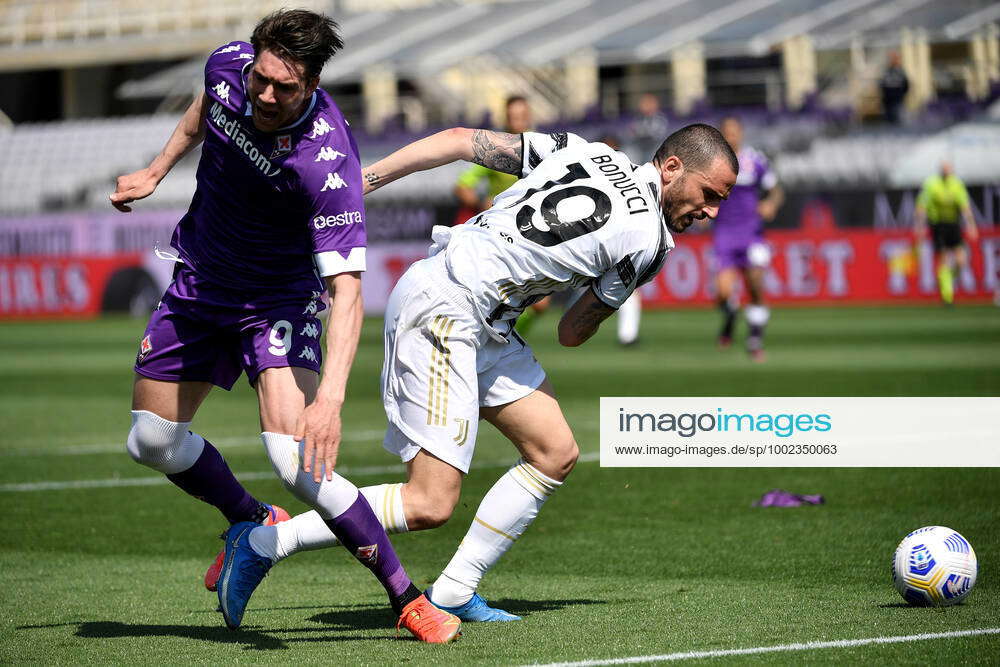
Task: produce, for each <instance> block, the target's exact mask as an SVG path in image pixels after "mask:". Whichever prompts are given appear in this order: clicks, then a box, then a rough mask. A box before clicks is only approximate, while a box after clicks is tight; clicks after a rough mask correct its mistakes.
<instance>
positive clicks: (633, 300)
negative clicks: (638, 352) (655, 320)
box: [618, 290, 642, 345]
mask: <svg viewBox="0 0 1000 667" xmlns="http://www.w3.org/2000/svg"><path fill="white" fill-rule="evenodd" d="M640 319H642V297H640V296H639V291H638V290H636V291H635V292H632V294H631V295H630V296H629V298H627V299H625V303H623V304H622V306H621V308H619V309H618V342H619V343H621V344H622V345H628V344H629V343H634V342H635V341H636V339H637V338H638V337H639V320H640Z"/></svg>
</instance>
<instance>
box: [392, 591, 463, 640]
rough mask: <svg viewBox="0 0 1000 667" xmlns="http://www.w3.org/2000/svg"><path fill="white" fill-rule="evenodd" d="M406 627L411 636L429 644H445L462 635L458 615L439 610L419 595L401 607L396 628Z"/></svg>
mask: <svg viewBox="0 0 1000 667" xmlns="http://www.w3.org/2000/svg"><path fill="white" fill-rule="evenodd" d="M400 628H406V629H407V630H409V631H410V632H412V633H413V636H414V637H416V638H417V639H419V640H420V641H422V642H427V643H429V644H447V643H448V642H451V641H455V640H456V639H458V638H459V637H461V636H462V633H461V632H460V630H461V629H462V621H460V620H459V618H458V616H455V615H454V614H449V613H448V612H446V611H441V610H440V609H438V608H437V607H435V606H434V605H433V604H431V601H430V600H428V599H427V597H426V596H424V595H421V596H420V597H418V598H417V599H416V600H414V601H413V602H411V603H410V604H408V605H406V606H405V607H403V613H402V614H401V615H400V616H399V623H397V624H396V630H399V629H400Z"/></svg>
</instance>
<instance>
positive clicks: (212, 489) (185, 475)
mask: <svg viewBox="0 0 1000 667" xmlns="http://www.w3.org/2000/svg"><path fill="white" fill-rule="evenodd" d="M167 479H169V480H170V481H171V482H173V483H174V484H176V485H177V486H179V487H180V488H182V489H183V490H184V491H185V492H186V493H188V494H190V495H192V496H194V497H195V498H197V499H198V500H203V501H205V502H206V503H208V504H209V505H214V506H215V507H217V508H219V511H220V512H222V514H223V515H224V516H225V517H226V519H228V520H229V523H236V522H237V521H256V522H257V523H261V522H263V520H264V519H265V518H266V516H262V514H265V515H266V513H267V511H268V509H267V507H266V506H265V505H264V503H262V502H260V501H259V500H257V499H256V498H254V497H253V496H251V495H250V493H249V492H247V490H246V489H244V488H243V485H242V484H240V483H239V482H237V481H236V478H235V477H233V473H232V471H231V470H229V466H227V465H226V460H225V459H223V458H222V454H220V453H219V450H217V449H216V448H215V447H213V446H212V443H210V442H209V441H208V440H206V441H205V449H204V450H203V451H202V453H201V456H199V457H198V460H197V461H195V462H194V465H193V466H191V467H190V468H188V469H187V470H184V471H183V472H178V473H175V474H173V475H167Z"/></svg>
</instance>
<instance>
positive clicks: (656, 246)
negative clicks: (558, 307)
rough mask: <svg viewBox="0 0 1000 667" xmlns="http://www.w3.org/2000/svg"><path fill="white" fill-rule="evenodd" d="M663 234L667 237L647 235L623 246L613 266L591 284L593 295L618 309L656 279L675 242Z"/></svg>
mask: <svg viewBox="0 0 1000 667" xmlns="http://www.w3.org/2000/svg"><path fill="white" fill-rule="evenodd" d="M663 233H664V234H665V236H663V237H661V238H659V239H650V238H648V236H644V237H643V238H639V239H635V240H633V241H632V242H631V243H629V245H628V246H623V247H622V248H621V249H620V250H619V253H618V254H619V256H620V257H614V258H612V261H614V260H615V259H617V261H615V263H614V265H613V266H612V267H611V268H610V269H608V270H607V271H605V272H604V273H603V274H601V275H599V276H597V277H596V278H594V280H593V281H591V283H590V289H591V290H592V291H593V292H594V295H595V296H596V297H597V298H598V299H600V300H601V302H603V303H604V304H605V305H607V306H610V307H611V308H614V309H616V310H617V309H618V308H621V306H622V304H623V303H625V301H626V300H627V299H628V298H629V297H630V296H631V295H632V292H634V291H635V290H636V289H638V288H639V287H640V286H641V285H644V284H646V283H648V282H649V281H650V280H652V279H653V278H655V277H656V274H657V273H659V271H660V268H661V267H662V266H663V261H664V259H666V255H667V253H668V252H669V251H670V249H671V248H672V247H673V240H672V239H671V238H670V236H669V235H666V232H663Z"/></svg>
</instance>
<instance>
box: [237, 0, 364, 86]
mask: <svg viewBox="0 0 1000 667" xmlns="http://www.w3.org/2000/svg"><path fill="white" fill-rule="evenodd" d="M339 28H340V27H339V26H338V25H337V24H336V23H335V22H334V21H333V19H331V18H330V17H329V16H325V15H323V14H317V13H316V12H310V11H308V10H306V9H279V10H278V11H276V12H272V13H270V14H268V15H267V16H265V17H264V18H262V19H261V20H260V22H258V23H257V25H256V27H254V29H253V35H251V37H250V43H251V44H252V45H253V50H254V53H256V54H257V55H260V54H261V53H262V52H264V51H271V52H273V53H274V54H275V55H276V56H278V57H279V58H282V59H285V58H288V59H290V60H294V61H295V62H298V63H301V64H302V66H303V67H304V68H305V75H306V79H313V78H315V77H317V76H319V73H320V72H322V71H323V65H325V64H326V61H328V60H329V59H330V58H332V57H333V54H335V53H336V52H337V51H339V50H340V49H342V48H344V42H343V40H341V39H340V35H338V34H337V30H339Z"/></svg>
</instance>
